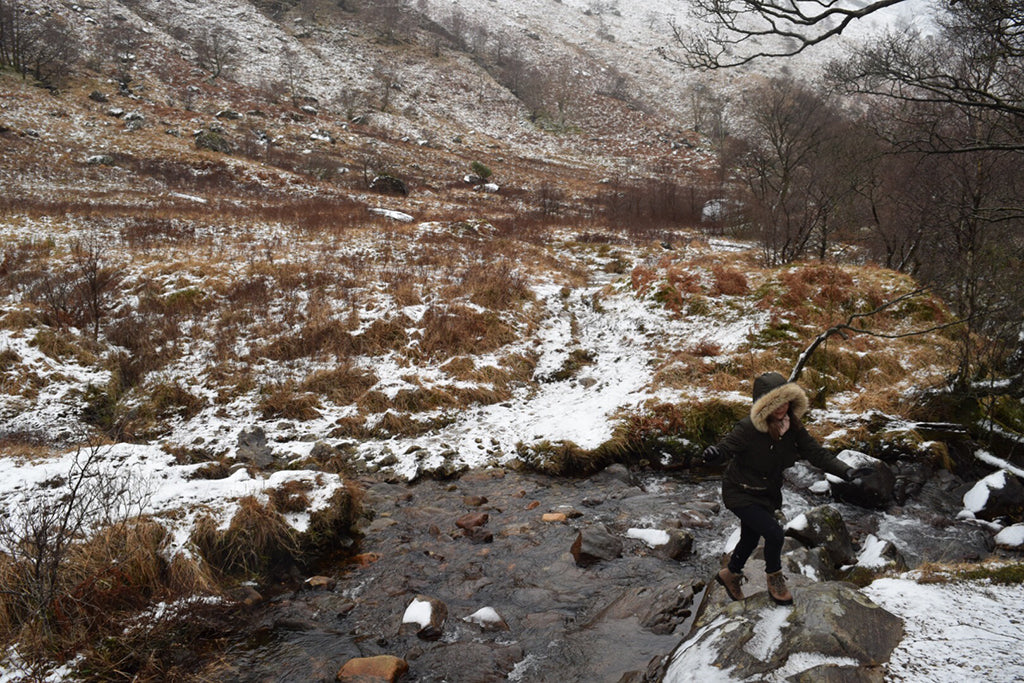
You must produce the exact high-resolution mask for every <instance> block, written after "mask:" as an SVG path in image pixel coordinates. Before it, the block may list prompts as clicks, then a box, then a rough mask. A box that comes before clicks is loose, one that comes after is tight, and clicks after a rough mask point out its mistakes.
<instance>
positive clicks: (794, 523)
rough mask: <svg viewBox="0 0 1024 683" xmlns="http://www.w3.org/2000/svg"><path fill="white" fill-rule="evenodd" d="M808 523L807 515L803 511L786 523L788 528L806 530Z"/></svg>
mask: <svg viewBox="0 0 1024 683" xmlns="http://www.w3.org/2000/svg"><path fill="white" fill-rule="evenodd" d="M807 524H808V520H807V515H806V514H804V513H802V512H801V513H800V514H799V515H797V516H796V517H794V518H793V519H791V520H789V522H788V523H787V524H786V529H787V530H789V529H792V530H793V531H806V530H807Z"/></svg>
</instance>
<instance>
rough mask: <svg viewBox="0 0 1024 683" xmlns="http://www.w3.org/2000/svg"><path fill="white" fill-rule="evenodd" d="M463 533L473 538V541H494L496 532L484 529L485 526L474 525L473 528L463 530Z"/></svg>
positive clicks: (470, 538)
mask: <svg viewBox="0 0 1024 683" xmlns="http://www.w3.org/2000/svg"><path fill="white" fill-rule="evenodd" d="M462 533H463V535H464V536H465V537H466V538H468V539H469V540H471V541H472V542H473V543H493V542H494V533H493V532H491V531H489V530H487V529H484V528H483V527H474V528H472V529H466V530H465V531H463V532H462Z"/></svg>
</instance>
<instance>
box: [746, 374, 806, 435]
mask: <svg viewBox="0 0 1024 683" xmlns="http://www.w3.org/2000/svg"><path fill="white" fill-rule="evenodd" d="M783 403H789V412H790V413H791V414H792V415H793V417H796V418H801V417H803V416H804V414H805V413H806V412H807V409H808V408H810V401H808V399H807V394H805V393H804V390H803V389H802V388H801V387H800V385H799V384H797V383H796V382H787V381H786V378H785V377H783V376H782V375H780V374H779V373H777V372H766V373H765V374H763V375H761V376H760V377H758V378H757V379H755V380H754V404H753V405H752V406H751V407H750V421H751V422H753V423H754V428H755V429H757V431H759V432H767V431H768V416H769V415H771V414H772V413H774V412H775V410H776V409H778V407H779V406H781V405H782V404H783Z"/></svg>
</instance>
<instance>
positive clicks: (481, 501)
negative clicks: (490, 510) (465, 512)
mask: <svg viewBox="0 0 1024 683" xmlns="http://www.w3.org/2000/svg"><path fill="white" fill-rule="evenodd" d="M462 502H463V503H464V504H465V505H466V507H471V508H478V507H480V506H482V505H487V496H465V497H463V499H462Z"/></svg>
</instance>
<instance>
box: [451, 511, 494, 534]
mask: <svg viewBox="0 0 1024 683" xmlns="http://www.w3.org/2000/svg"><path fill="white" fill-rule="evenodd" d="M489 519H490V516H489V515H488V514H487V513H486V512H470V513H468V514H465V515H462V516H461V517H459V518H458V519H457V520H455V526H457V527H459V528H460V529H467V530H472V529H475V528H477V527H481V526H483V525H485V524H487V522H488V520H489Z"/></svg>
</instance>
